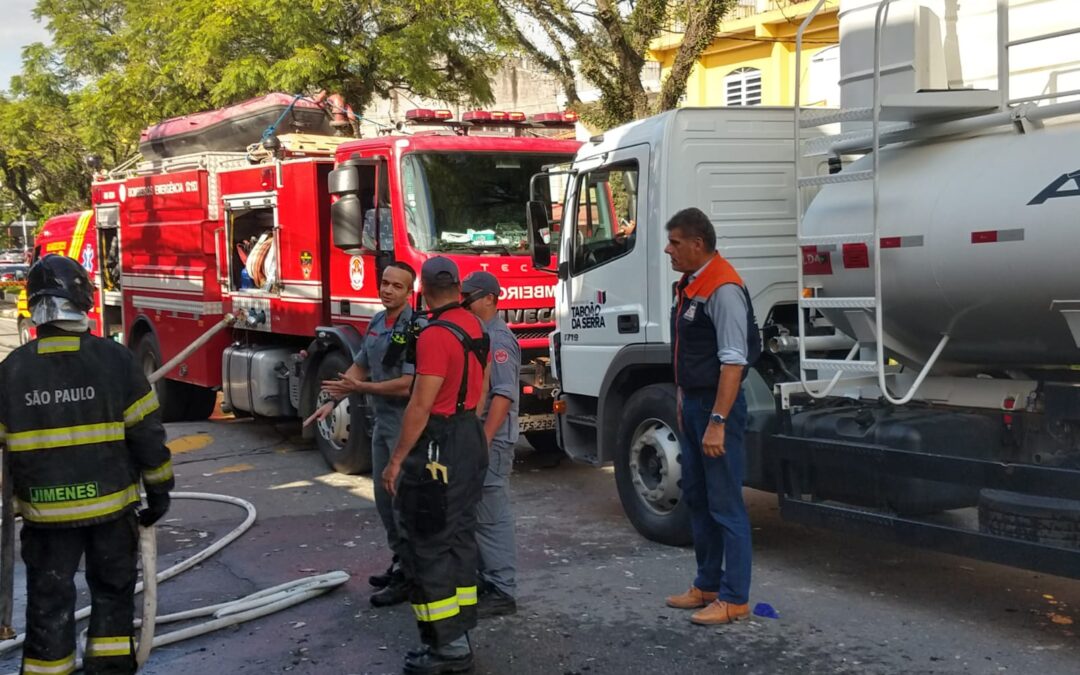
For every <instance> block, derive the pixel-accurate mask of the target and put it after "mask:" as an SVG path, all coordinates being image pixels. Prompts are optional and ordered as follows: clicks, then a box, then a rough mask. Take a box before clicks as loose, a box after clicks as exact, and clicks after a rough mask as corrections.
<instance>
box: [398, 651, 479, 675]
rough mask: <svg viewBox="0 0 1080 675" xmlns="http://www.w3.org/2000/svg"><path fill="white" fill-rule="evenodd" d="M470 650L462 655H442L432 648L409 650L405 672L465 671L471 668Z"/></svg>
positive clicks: (418, 674)
mask: <svg viewBox="0 0 1080 675" xmlns="http://www.w3.org/2000/svg"><path fill="white" fill-rule="evenodd" d="M472 667H473V655H472V652H468V653H466V654H465V655H464V656H444V655H442V654H440V653H439V652H437V651H434V650H432V649H425V650H421V651H419V653H417V652H410V653H409V654H408V655H407V656H406V657H405V672H406V673H410V675H438V673H467V672H469V671H470V670H472Z"/></svg>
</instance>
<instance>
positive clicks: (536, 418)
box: [518, 415, 555, 432]
mask: <svg viewBox="0 0 1080 675" xmlns="http://www.w3.org/2000/svg"><path fill="white" fill-rule="evenodd" d="M518 427H519V428H520V429H521V431H522V432H530V431H551V430H552V429H554V428H555V415H521V416H520V417H518Z"/></svg>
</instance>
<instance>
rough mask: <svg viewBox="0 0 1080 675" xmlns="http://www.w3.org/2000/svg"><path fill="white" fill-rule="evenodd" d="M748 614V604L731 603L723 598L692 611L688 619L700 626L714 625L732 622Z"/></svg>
mask: <svg viewBox="0 0 1080 675" xmlns="http://www.w3.org/2000/svg"><path fill="white" fill-rule="evenodd" d="M748 616H750V605H748V604H747V605H733V604H731V603H729V602H724V601H723V600H714V601H713V602H712V603H711V604H710V605H709V606H708V607H706V608H705V609H703V610H700V611H697V612H694V615H693V616H691V617H690V620H691V621H693V622H694V623H696V624H698V625H700V626H714V625H716V624H722V623H734V622H736V621H738V620H740V619H745V618H746V617H748Z"/></svg>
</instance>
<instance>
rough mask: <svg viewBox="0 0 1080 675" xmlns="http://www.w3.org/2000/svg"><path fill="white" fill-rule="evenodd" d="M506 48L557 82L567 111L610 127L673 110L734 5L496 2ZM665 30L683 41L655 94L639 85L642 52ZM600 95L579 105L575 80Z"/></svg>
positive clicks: (701, 0)
mask: <svg viewBox="0 0 1080 675" xmlns="http://www.w3.org/2000/svg"><path fill="white" fill-rule="evenodd" d="M496 2H497V5H498V8H499V14H500V17H501V18H502V21H503V25H504V26H505V30H506V32H507V34H508V35H509V36H510V37H509V43H508V46H509V47H510V48H512V49H518V50H520V51H521V52H522V53H524V54H525V55H526V56H528V57H529V58H531V59H532V60H534V61H535V62H536V63H538V64H540V66H541V67H543V68H544V69H545V70H547V71H548V72H549V73H551V74H552V75H553V76H554V77H555V78H556V79H557V80H558V81H559V83H560V85H561V86H562V88H563V91H564V92H565V93H566V97H567V100H568V101H569V102H570V105H571V106H574V107H576V108H578V109H579V110H580V111H581V112H582V114H583V117H584V118H585V119H586V120H588V121H590V122H592V123H593V124H594V125H595V126H598V127H601V128H608V127H612V126H617V125H619V124H625V123H626V122H630V121H633V120H635V119H640V118H642V117H647V116H649V115H652V114H655V113H658V112H663V111H665V110H671V109H672V108H675V107H676V106H677V105H678V102H679V98H680V97H681V96H682V94H683V92H685V91H686V81H687V78H688V77H689V76H690V71H691V70H692V69H693V66H694V63H695V62H696V61H697V59H698V57H699V56H700V55H701V53H702V52H703V51H705V49H706V48H707V47H708V46H709V44H711V43H712V41H713V38H714V37H715V35H716V30H717V27H718V25H719V23H720V19H721V18H722V17H723V15H724V14H725V13H726V12H727V11H728V10H729V9H730V8H731V7H732V6H733V5H734V4H735V0H496ZM665 32H681V33H682V36H683V38H682V42H681V44H680V46H679V49H678V51H677V52H676V55H675V60H674V63H673V64H672V66H671V68H670V71H669V72H668V75H667V77H666V78H665V79H664V81H663V82H662V83H661V89H660V92H659V95H658V96H655V97H653V98H652V99H650V96H649V95H648V92H647V91H646V89H645V85H644V83H643V81H642V72H643V70H644V68H645V62H646V52H647V50H648V48H649V45H650V44H651V43H652V41H653V40H655V39H657V38H659V37H661V35H663V34H664V33H665ZM579 73H580V75H581V77H582V78H583V79H584V80H586V81H587V82H588V83H590V84H592V85H593V86H594V87H596V89H597V90H598V91H599V92H600V98H599V100H598V101H597V102H596V105H595V106H584V105H582V100H581V96H580V93H579V91H578V87H577V77H576V76H577V75H578V74H579Z"/></svg>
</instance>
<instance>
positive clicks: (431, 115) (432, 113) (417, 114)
mask: <svg viewBox="0 0 1080 675" xmlns="http://www.w3.org/2000/svg"><path fill="white" fill-rule="evenodd" d="M453 117H454V113H452V112H450V111H449V110H432V109H431V108H413V109H412V110H406V111H405V119H406V120H408V121H410V122H445V121H446V120H449V119H453Z"/></svg>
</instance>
